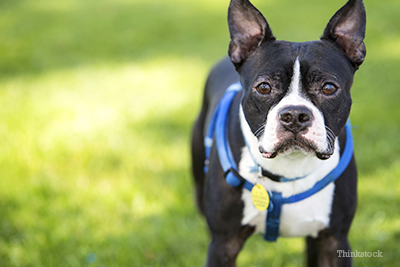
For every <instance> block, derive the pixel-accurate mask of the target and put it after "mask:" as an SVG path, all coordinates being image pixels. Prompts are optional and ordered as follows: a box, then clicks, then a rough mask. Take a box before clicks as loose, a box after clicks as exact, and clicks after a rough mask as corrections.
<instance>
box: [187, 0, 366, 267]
mask: <svg viewBox="0 0 400 267" xmlns="http://www.w3.org/2000/svg"><path fill="white" fill-rule="evenodd" d="M228 24H229V32H230V37H231V41H230V44H229V52H228V55H229V57H226V58H224V59H223V60H222V61H220V62H219V63H218V64H217V65H216V66H215V67H214V68H213V69H212V70H211V72H210V74H209V76H208V79H207V82H206V86H205V91H204V98H203V103H202V109H201V112H200V115H199V116H198V119H197V121H196V123H195V125H194V128H193V134H192V170H193V175H194V182H195V189H196V201H197V205H198V207H199V210H200V211H201V213H202V214H203V215H204V216H205V218H206V220H207V224H208V227H209V230H210V233H211V237H212V241H211V243H210V245H209V249H208V256H207V261H206V265H207V266H235V265H236V258H237V255H238V253H239V252H240V250H241V249H242V246H243V244H244V242H245V240H246V239H247V238H248V237H250V236H251V235H253V234H256V233H262V234H264V238H265V239H266V240H269V241H274V240H276V239H277V238H278V237H305V238H306V244H307V263H308V266H351V265H352V262H351V258H348V257H347V258H345V257H339V255H338V253H337V251H339V250H344V251H349V250H350V245H349V242H348V237H347V236H348V232H349V228H350V225H351V222H352V220H353V217H354V214H355V211H356V205H357V169H356V164H355V160H354V155H353V148H352V137H351V126H350V125H349V123H348V118H349V114H350V109H351V104H352V99H351V94H350V88H351V86H352V83H353V77H354V74H355V72H356V70H358V68H359V66H360V65H361V64H362V63H363V61H364V58H365V56H366V48H365V44H364V42H363V40H364V37H365V27H366V14H365V8H364V4H363V1H362V0H349V1H348V2H347V3H346V4H345V5H344V6H343V7H342V8H341V9H339V10H338V11H337V12H336V13H335V14H334V16H333V17H332V18H331V19H330V21H329V23H328V24H327V26H326V28H325V30H324V32H323V35H322V37H321V38H320V40H317V41H310V42H303V43H295V42H287V41H279V40H276V38H275V37H274V35H273V33H272V30H271V28H270V26H269V24H268V22H267V20H266V19H265V18H264V16H263V15H262V14H261V13H260V11H258V10H257V9H256V8H255V7H254V6H253V5H252V4H251V3H250V2H249V1H248V0H231V2H230V5H229V10H228ZM227 88H228V89H227Z"/></svg>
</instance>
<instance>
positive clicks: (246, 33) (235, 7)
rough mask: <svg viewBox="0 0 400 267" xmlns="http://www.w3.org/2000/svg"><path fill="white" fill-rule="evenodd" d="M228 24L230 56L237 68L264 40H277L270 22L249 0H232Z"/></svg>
mask: <svg viewBox="0 0 400 267" xmlns="http://www.w3.org/2000/svg"><path fill="white" fill-rule="evenodd" d="M228 24H229V32H230V35H231V42H230V44H229V57H230V58H231V61H232V63H233V64H234V65H235V67H236V69H238V68H239V67H240V66H241V65H242V64H243V62H244V61H245V60H246V59H247V57H248V56H249V55H250V54H251V53H252V52H253V51H254V50H255V49H256V48H257V47H259V46H260V45H261V43H262V42H263V41H265V40H275V37H274V36H273V35H272V31H271V28H270V27H269V25H268V22H267V21H266V20H265V18H264V17H263V15H262V14H261V13H260V11H258V10H257V9H256V8H255V7H254V6H253V5H252V4H251V3H250V2H249V1H248V0H231V3H230V5H229V10H228Z"/></svg>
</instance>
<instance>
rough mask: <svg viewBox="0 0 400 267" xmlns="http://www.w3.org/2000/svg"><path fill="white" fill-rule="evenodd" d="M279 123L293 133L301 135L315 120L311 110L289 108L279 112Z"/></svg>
mask: <svg viewBox="0 0 400 267" xmlns="http://www.w3.org/2000/svg"><path fill="white" fill-rule="evenodd" d="M278 115H279V121H280V123H281V124H282V125H283V127H285V129H287V130H288V131H291V132H293V133H299V132H301V131H304V130H305V129H307V128H308V127H309V126H310V125H311V123H312V120H313V115H312V112H311V110H309V109H308V108H306V107H304V106H288V107H285V108H283V109H282V110H281V111H280V112H279V114H278Z"/></svg>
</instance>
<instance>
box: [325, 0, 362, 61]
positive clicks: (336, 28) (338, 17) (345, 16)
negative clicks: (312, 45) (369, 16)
mask: <svg viewBox="0 0 400 267" xmlns="http://www.w3.org/2000/svg"><path fill="white" fill-rule="evenodd" d="M365 25H366V15H365V8H364V3H363V1H362V0H349V1H348V2H347V3H346V4H345V5H344V6H343V7H342V8H341V9H339V11H338V12H336V14H335V15H334V16H333V17H332V18H331V20H330V21H329V23H328V25H327V26H326V28H325V31H324V34H323V36H322V37H321V40H330V41H333V42H334V43H335V44H336V45H337V46H338V47H339V48H340V49H341V50H342V51H343V52H344V53H345V54H346V55H347V56H348V57H349V58H350V60H351V61H352V62H353V64H354V65H355V67H356V68H358V67H359V66H360V65H361V63H363V61H364V58H365V55H366V52H367V51H366V49H365V44H364V42H363V40H364V37H365Z"/></svg>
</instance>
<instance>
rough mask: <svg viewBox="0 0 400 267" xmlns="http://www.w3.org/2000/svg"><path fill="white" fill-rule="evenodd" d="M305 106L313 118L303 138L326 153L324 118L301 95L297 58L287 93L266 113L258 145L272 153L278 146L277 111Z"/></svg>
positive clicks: (326, 142)
mask: <svg viewBox="0 0 400 267" xmlns="http://www.w3.org/2000/svg"><path fill="white" fill-rule="evenodd" d="M293 105H294V106H305V107H306V108H308V109H309V110H310V111H311V112H312V114H313V117H314V121H313V123H312V125H311V127H310V128H309V130H308V131H307V133H305V134H304V135H303V136H304V137H305V138H306V139H308V140H312V141H313V143H314V144H315V145H316V147H317V149H318V150H319V151H320V152H321V151H326V150H327V149H328V141H327V137H326V130H325V123H324V117H323V115H322V113H321V111H320V110H318V109H317V107H316V106H315V105H314V104H313V103H312V102H311V101H310V100H309V99H307V98H306V97H304V96H303V95H302V94H301V74H300V61H299V59H298V58H297V59H296V61H295V63H294V65H293V76H292V80H291V83H290V87H289V91H288V93H287V95H286V96H285V97H284V98H283V99H282V100H281V101H280V102H279V103H278V104H277V105H275V106H274V107H272V108H271V110H270V111H269V113H268V116H267V123H266V125H265V131H264V134H263V136H262V137H261V138H260V145H261V146H262V147H263V148H264V150H265V151H267V152H274V151H275V149H276V146H277V145H278V144H279V141H280V140H279V138H278V135H277V132H278V131H277V129H278V127H279V125H280V123H279V115H278V113H279V110H281V109H282V108H284V107H287V106H293Z"/></svg>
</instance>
